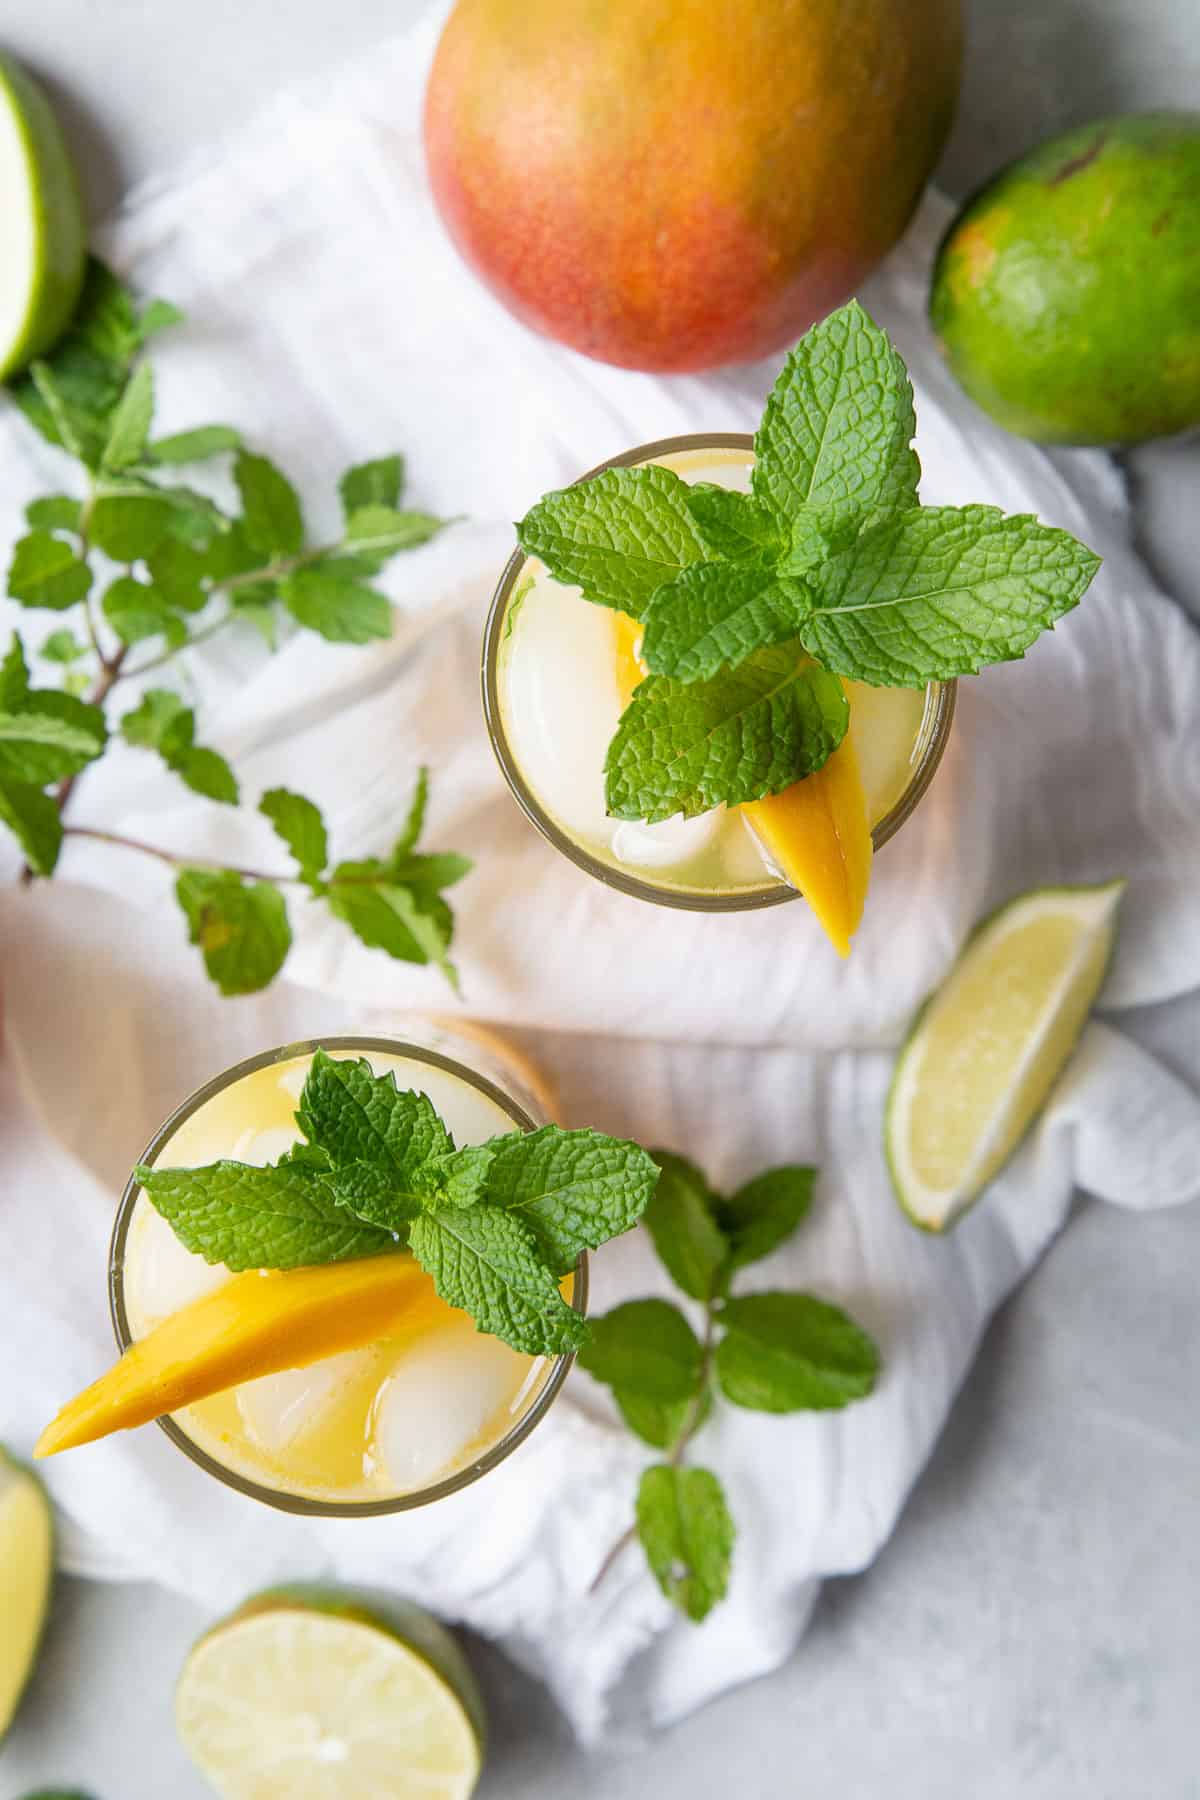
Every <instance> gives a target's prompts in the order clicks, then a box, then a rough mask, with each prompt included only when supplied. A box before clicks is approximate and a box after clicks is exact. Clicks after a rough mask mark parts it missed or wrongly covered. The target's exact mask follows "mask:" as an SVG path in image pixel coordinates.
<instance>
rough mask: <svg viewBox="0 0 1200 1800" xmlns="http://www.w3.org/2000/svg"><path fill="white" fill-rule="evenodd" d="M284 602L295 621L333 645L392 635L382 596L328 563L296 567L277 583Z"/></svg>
mask: <svg viewBox="0 0 1200 1800" xmlns="http://www.w3.org/2000/svg"><path fill="white" fill-rule="evenodd" d="M280 594H281V596H282V599H283V603H284V605H285V606H286V607H287V609H288V611H289V612H290V613H291V615H292V617H293V618H294V619H295V620H296V622H297V624H299V625H305V626H307V627H308V629H309V630H310V631H315V632H318V633H319V634H320V636H321V637H323V638H327V639H328V640H329V642H330V643H333V644H369V643H370V641H371V639H372V638H386V637H390V636H391V635H392V608H391V602H390V601H389V600H388V599H387V597H386V595H384V594H380V593H377V592H376V591H375V589H374V588H370V587H366V586H364V585H363V583H362V582H361V581H356V580H354V579H353V577H352V576H349V575H346V574H343V573H341V572H339V571H337V570H335V569H334V567H333V566H332V565H330V564H326V565H325V566H324V567H322V568H317V569H300V570H298V571H297V572H296V574H295V575H289V576H288V578H287V580H286V581H284V582H282V583H281V584H280Z"/></svg>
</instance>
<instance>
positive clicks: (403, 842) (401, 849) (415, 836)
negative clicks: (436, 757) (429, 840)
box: [392, 763, 429, 860]
mask: <svg viewBox="0 0 1200 1800" xmlns="http://www.w3.org/2000/svg"><path fill="white" fill-rule="evenodd" d="M428 806H429V768H428V765H427V764H426V763H422V764H421V767H420V768H419V769H418V770H417V779H416V781H415V783H414V784H413V791H412V798H411V800H410V801H409V803H408V813H407V815H406V816H405V820H404V824H403V826H402V828H401V831H400V836H399V837H398V838H397V839H396V843H395V846H394V848H393V850H392V857H393V860H395V859H398V858H399V857H402V856H408V855H409V854H410V853H411V852H412V851H414V850H415V849H416V847H417V844H418V843H419V842H420V838H421V833H422V832H423V831H424V829H425V813H426V810H427V809H428Z"/></svg>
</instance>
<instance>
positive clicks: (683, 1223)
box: [642, 1150, 730, 1300]
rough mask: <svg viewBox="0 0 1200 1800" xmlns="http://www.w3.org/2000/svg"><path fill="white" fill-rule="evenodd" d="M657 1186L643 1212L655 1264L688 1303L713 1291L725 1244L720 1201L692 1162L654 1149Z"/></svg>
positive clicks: (727, 1247) (726, 1254)
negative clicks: (658, 1171) (658, 1264)
mask: <svg viewBox="0 0 1200 1800" xmlns="http://www.w3.org/2000/svg"><path fill="white" fill-rule="evenodd" d="M654 1160H655V1162H656V1163H657V1164H658V1167H659V1170H660V1174H659V1179H658V1185H657V1187H656V1188H655V1190H654V1193H653V1195H652V1197H651V1199H650V1202H649V1204H648V1205H647V1207H646V1210H645V1212H644V1214H643V1215H642V1216H643V1219H644V1221H645V1225H646V1229H647V1230H648V1231H649V1233H650V1236H651V1238H652V1239H653V1241H654V1248H655V1250H656V1251H657V1252H658V1257H659V1261H660V1262H661V1263H662V1264H663V1266H664V1268H665V1269H666V1271H667V1273H668V1274H669V1275H670V1277H671V1279H672V1281H674V1283H675V1285H676V1287H679V1288H682V1289H683V1292H684V1293H685V1294H690V1295H691V1297H692V1299H693V1300H709V1299H711V1298H712V1296H713V1295H714V1294H715V1293H716V1292H717V1289H718V1286H719V1283H720V1277H721V1274H722V1271H723V1270H724V1268H725V1265H726V1264H727V1263H728V1261H729V1256H730V1244H729V1240H728V1239H727V1237H726V1236H725V1233H724V1231H723V1230H722V1229H721V1226H720V1224H719V1223H718V1217H719V1208H720V1200H719V1198H718V1196H717V1195H716V1194H714V1193H713V1191H712V1189H711V1188H710V1187H709V1185H708V1183H707V1181H705V1179H704V1176H703V1175H702V1174H701V1172H700V1170H699V1169H698V1168H697V1167H696V1165H695V1163H692V1162H689V1161H688V1160H687V1158H686V1157H685V1156H676V1155H674V1154H673V1153H672V1152H671V1151H669V1150H656V1151H655V1152H654Z"/></svg>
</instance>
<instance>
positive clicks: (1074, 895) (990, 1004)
mask: <svg viewBox="0 0 1200 1800" xmlns="http://www.w3.org/2000/svg"><path fill="white" fill-rule="evenodd" d="M1124 886H1125V884H1124V882H1122V881H1114V882H1110V883H1109V884H1108V885H1107V886H1105V887H1079V888H1035V889H1034V890H1033V891H1032V892H1031V893H1028V894H1021V895H1019V896H1018V897H1017V899H1015V900H1011V901H1010V902H1009V903H1008V905H1007V906H1004V907H1002V908H1001V909H1000V911H999V912H997V913H993V914H992V916H991V917H990V918H989V919H986V920H985V921H984V923H983V924H982V925H981V926H980V927H979V929H978V930H977V931H976V932H975V934H974V936H973V937H972V938H970V940H969V941H968V943H967V945H966V948H965V949H964V950H963V953H962V955H961V956H960V957H959V959H958V961H957V963H956V964H955V965H954V968H953V969H952V970H951V972H950V974H949V975H948V976H947V978H946V980H945V981H944V982H943V984H942V986H941V987H940V988H939V989H938V990H937V992H936V993H935V994H933V995H932V996H931V998H930V999H929V1000H928V1002H927V1003H926V1005H925V1008H924V1010H923V1011H922V1012H921V1013H920V1014H919V1015H918V1017H917V1020H916V1023H915V1024H914V1026H913V1029H912V1031H911V1033H910V1034H909V1038H908V1041H907V1043H906V1044H905V1045H904V1048H903V1049H902V1050H901V1052H900V1057H899V1060H898V1062H897V1064H896V1071H895V1074H894V1075H893V1077H892V1088H891V1093H890V1095H889V1097H888V1106H887V1118H886V1122H885V1125H884V1150H885V1153H886V1155H887V1159H888V1166H889V1168H890V1170H891V1175H892V1184H893V1186H894V1187H895V1190H896V1194H897V1197H898V1198H899V1201H900V1204H901V1206H902V1207H903V1208H904V1210H905V1212H906V1213H907V1214H908V1215H909V1217H910V1218H911V1219H912V1221H913V1223H914V1224H916V1225H920V1226H922V1227H923V1228H924V1229H925V1230H926V1231H945V1230H946V1229H947V1228H948V1227H949V1226H951V1225H953V1224H954V1222H955V1220H956V1219H958V1218H960V1217H961V1216H962V1214H963V1213H964V1212H965V1211H966V1209H967V1208H968V1207H969V1206H970V1205H971V1203H972V1201H974V1200H976V1199H978V1197H979V1195H980V1194H981V1193H982V1191H983V1189H984V1188H985V1187H986V1186H987V1184H988V1182H989V1181H990V1180H991V1179H992V1177H993V1176H994V1175H995V1174H996V1173H997V1171H998V1170H999V1169H1000V1167H1001V1165H1002V1164H1003V1163H1004V1162H1006V1161H1007V1159H1008V1158H1009V1157H1010V1156H1011V1155H1012V1153H1013V1151H1014V1150H1015V1149H1016V1147H1017V1145H1018V1144H1019V1143H1020V1141H1021V1139H1022V1138H1023V1137H1024V1135H1025V1133H1026V1132H1027V1131H1028V1129H1029V1127H1030V1125H1031V1124H1032V1123H1033V1121H1034V1119H1035V1118H1036V1117H1037V1115H1038V1113H1039V1112H1040V1111H1041V1108H1042V1106H1043V1105H1044V1104H1045V1101H1046V1097H1047V1095H1048V1094H1049V1092H1050V1090H1051V1088H1052V1087H1053V1086H1054V1083H1055V1081H1056V1080H1057V1079H1058V1076H1059V1074H1060V1073H1061V1071H1062V1068H1063V1065H1064V1064H1065V1062H1066V1061H1067V1058H1068V1057H1069V1056H1070V1054H1071V1051H1072V1050H1073V1049H1074V1048H1075V1043H1076V1040H1077V1039H1078V1037H1079V1034H1080V1032H1081V1031H1082V1030H1083V1026H1084V1022H1085V1020H1086V1019H1087V1015H1088V1012H1089V1010H1090V1008H1091V1005H1092V1002H1093V1000H1094V999H1095V998H1096V995H1097V993H1098V992H1099V990H1100V985H1101V983H1102V981H1103V980H1104V976H1105V972H1106V970H1107V968H1108V962H1109V958H1110V956H1111V954H1112V946H1113V938H1114V935H1115V932H1116V915H1117V907H1118V904H1119V902H1120V899H1121V894H1122V891H1123V889H1124Z"/></svg>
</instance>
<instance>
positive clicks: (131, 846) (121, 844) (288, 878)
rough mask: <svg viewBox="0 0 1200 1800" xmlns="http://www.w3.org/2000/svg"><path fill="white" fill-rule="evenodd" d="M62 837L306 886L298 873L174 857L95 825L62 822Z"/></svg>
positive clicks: (177, 865)
mask: <svg viewBox="0 0 1200 1800" xmlns="http://www.w3.org/2000/svg"><path fill="white" fill-rule="evenodd" d="M63 836H64V837H77V838H91V839H92V840H93V841H94V842H96V843H98V844H115V845H117V846H118V848H120V849H122V850H138V851H140V852H141V854H142V855H143V856H153V857H154V858H156V860H157V861H158V862H164V863H169V864H170V866H171V868H173V869H208V870H211V871H212V872H213V873H214V874H218V875H222V874H223V875H240V876H242V877H243V879H244V880H246V881H269V882H271V883H273V884H274V885H275V886H276V887H307V885H308V883H307V882H305V881H302V880H301V879H300V877H299V876H298V875H271V874H268V873H267V872H266V871H265V870H263V869H246V868H242V867H240V866H239V865H238V864H237V863H221V862H209V861H207V860H206V859H205V858H204V857H200V856H177V855H176V854H175V852H174V851H173V850H163V849H162V848H161V847H160V846H159V845H157V844H144V843H142V841H141V839H140V838H131V837H125V836H124V834H123V833H122V832H119V831H102V830H100V828H99V827H98V826H95V825H64V826H63Z"/></svg>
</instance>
